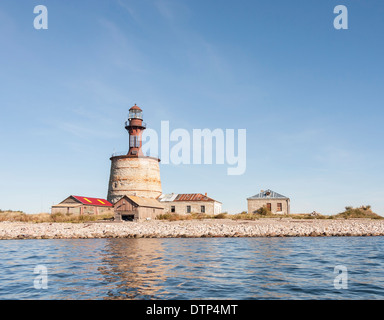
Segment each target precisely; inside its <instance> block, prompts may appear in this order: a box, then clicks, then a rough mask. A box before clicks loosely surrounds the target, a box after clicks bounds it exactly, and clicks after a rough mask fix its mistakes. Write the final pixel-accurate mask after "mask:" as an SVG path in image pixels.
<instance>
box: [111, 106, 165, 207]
mask: <svg viewBox="0 0 384 320" xmlns="http://www.w3.org/2000/svg"><path fill="white" fill-rule="evenodd" d="M125 129H126V130H127V131H128V134H129V150H128V153H127V154H126V155H114V156H112V157H111V158H110V160H111V172H110V178H109V186H108V196H107V199H108V201H109V202H111V203H116V202H117V201H118V200H119V199H121V198H122V197H123V196H139V197H145V198H157V197H158V196H160V195H161V193H162V190H161V180H160V167H159V162H160V159H158V158H155V157H150V156H145V155H144V154H143V151H142V149H141V147H142V133H143V131H144V130H145V129H146V124H145V123H144V122H143V111H142V109H141V108H140V107H138V106H137V105H136V104H135V105H134V106H133V107H132V108H130V109H129V115H128V120H127V121H126V122H125Z"/></svg>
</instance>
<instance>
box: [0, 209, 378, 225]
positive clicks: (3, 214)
mask: <svg viewBox="0 0 384 320" xmlns="http://www.w3.org/2000/svg"><path fill="white" fill-rule="evenodd" d="M113 217H114V214H113V211H110V212H109V213H106V214H100V215H91V214H83V215H79V214H68V213H54V214H49V213H37V214H26V213H24V212H22V211H12V210H5V211H4V210H0V222H2V221H18V222H31V223H41V222H67V223H80V222H89V221H101V220H112V219H113ZM263 218H274V219H282V218H290V219H355V218H369V219H384V217H382V216H380V215H378V214H376V213H374V212H373V211H372V210H371V206H361V207H359V208H353V207H350V206H348V207H345V211H343V212H340V213H338V214H336V215H321V214H317V215H312V214H309V213H308V214H305V213H301V214H284V215H281V214H273V213H272V212H270V211H269V210H267V209H266V208H264V207H263V208H260V209H259V210H257V211H256V212H255V213H248V212H246V211H243V212H240V213H237V214H228V213H227V212H223V213H219V214H216V215H209V214H206V213H190V214H177V213H165V214H161V215H159V216H157V218H156V219H157V220H168V221H179V220H202V219H232V220H258V219H263Z"/></svg>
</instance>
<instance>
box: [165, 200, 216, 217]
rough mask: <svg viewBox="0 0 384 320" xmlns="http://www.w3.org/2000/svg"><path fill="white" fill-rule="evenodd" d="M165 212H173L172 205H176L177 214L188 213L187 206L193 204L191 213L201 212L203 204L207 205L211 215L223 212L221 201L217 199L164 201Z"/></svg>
mask: <svg viewBox="0 0 384 320" xmlns="http://www.w3.org/2000/svg"><path fill="white" fill-rule="evenodd" d="M161 204H163V205H164V207H165V209H164V213H171V207H172V206H174V207H175V212H174V213H177V214H188V213H187V206H191V213H201V206H205V213H206V214H209V215H213V214H219V213H221V203H220V202H217V201H164V202H161Z"/></svg>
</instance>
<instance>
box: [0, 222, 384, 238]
mask: <svg viewBox="0 0 384 320" xmlns="http://www.w3.org/2000/svg"><path fill="white" fill-rule="evenodd" d="M383 235H384V220H371V219H348V220H328V219H296V220H295V219H281V220H279V219H268V218H265V219H259V220H230V219H207V220H183V221H172V222H171V221H161V220H149V221H143V222H88V223H27V222H0V239H2V240H6V239H87V238H199V237H308V236H309V237H315V236H383Z"/></svg>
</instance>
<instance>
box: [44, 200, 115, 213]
mask: <svg viewBox="0 0 384 320" xmlns="http://www.w3.org/2000/svg"><path fill="white" fill-rule="evenodd" d="M58 212H61V213H68V214H69V213H73V214H96V215H97V214H103V213H113V205H112V203H110V202H109V201H107V200H105V199H102V198H93V197H83V196H73V195H71V196H69V197H68V198H66V199H65V200H63V201H61V202H60V203H59V204H56V205H53V206H52V208H51V213H58Z"/></svg>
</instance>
